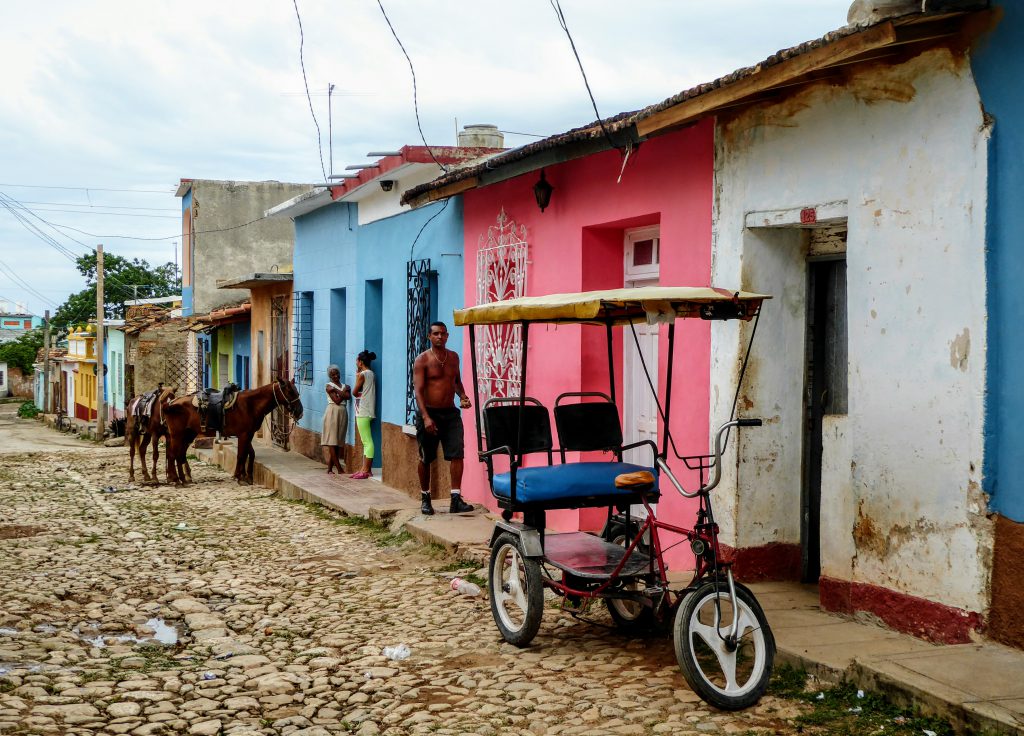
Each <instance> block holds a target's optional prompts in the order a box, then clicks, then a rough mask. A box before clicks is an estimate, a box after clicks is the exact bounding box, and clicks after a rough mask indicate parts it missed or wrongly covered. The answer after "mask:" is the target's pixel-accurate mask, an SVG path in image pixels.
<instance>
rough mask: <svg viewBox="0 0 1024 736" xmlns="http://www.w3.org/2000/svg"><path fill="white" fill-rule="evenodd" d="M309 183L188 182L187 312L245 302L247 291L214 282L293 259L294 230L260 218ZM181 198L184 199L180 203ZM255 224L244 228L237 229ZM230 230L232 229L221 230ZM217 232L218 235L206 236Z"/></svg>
mask: <svg viewBox="0 0 1024 736" xmlns="http://www.w3.org/2000/svg"><path fill="white" fill-rule="evenodd" d="M310 188H311V187H310V185H308V184H286V183H282V182H276V181H260V182H236V181H210V180H205V179H197V180H195V181H193V183H192V190H191V194H192V200H191V202H192V213H193V221H192V227H193V230H194V236H193V243H194V245H193V253H192V259H191V261H190V262H189V263H190V265H191V274H192V283H191V285H190V286H191V291H190V292H189V291H188V289H184V290H183V294H182V297H183V298H186V297H187V294H188V293H191V295H192V303H191V305H190V306H191V309H192V311H193V312H194V313H196V314H202V313H204V312H208V311H210V310H211V309H214V308H215V307H219V306H223V305H225V304H230V303H233V302H238V301H241V300H242V299H245V298H246V297H247V296H248V295H249V292H248V290H247V289H218V288H217V283H216V282H217V279H228V278H236V277H238V276H242V275H245V274H248V273H256V272H259V271H270V270H271V269H272V267H273V266H274V265H276V264H278V263H288V262H289V261H291V258H292V243H293V229H292V225H291V223H290V222H288V221H287V220H285V219H274V218H270V219H260V218H263V215H264V213H265V212H266V211H267V210H268V209H270V208H271V207H274V206H276V205H278V204H281V202H284V201H286V200H288V199H291V198H292V197H294V196H297V195H299V194H302V193H303V192H306V191H309V189H310ZM184 201H185V199H184V198H183V203H184ZM253 220H258V222H253V224H251V225H248V226H246V227H236V226H238V225H242V224H244V223H247V222H250V221H253ZM224 228H233V229H224ZM211 230H221V232H204V231H211Z"/></svg>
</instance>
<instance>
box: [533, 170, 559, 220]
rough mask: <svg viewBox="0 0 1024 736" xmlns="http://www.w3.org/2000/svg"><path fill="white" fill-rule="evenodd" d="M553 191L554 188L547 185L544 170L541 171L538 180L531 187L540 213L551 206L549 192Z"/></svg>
mask: <svg viewBox="0 0 1024 736" xmlns="http://www.w3.org/2000/svg"><path fill="white" fill-rule="evenodd" d="M554 190H555V188H554V187H553V186H551V184H549V183H548V180H547V177H546V176H544V169H541V170H540V179H538V180H537V183H536V184H534V185H533V197H534V199H536V200H537V206H538V207H540V211H541V212H543V211H544V209H545V208H546V207H547V206H548V205H549V204H551V192H553V191H554Z"/></svg>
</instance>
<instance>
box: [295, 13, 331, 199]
mask: <svg viewBox="0 0 1024 736" xmlns="http://www.w3.org/2000/svg"><path fill="white" fill-rule="evenodd" d="M292 5H294V6H295V18H296V19H297V20H298V21H299V66H300V67H302V84H303V85H304V86H305V87H306V100H307V101H308V102H309V114H310V115H312V116H313V125H315V126H316V149H317V152H318V153H319V154H320V171H321V173H323V175H324V181H327V169H325V168H324V144H323V143H322V142H321V141H320V123H319V122H317V119H316V113H315V112H313V98H312V97H310V96H309V82H308V81H306V60H305V57H304V55H303V53H302V49H303V47H304V46H305V44H306V37H305V35H304V34H303V33H302V16H301V15H300V14H299V0H292Z"/></svg>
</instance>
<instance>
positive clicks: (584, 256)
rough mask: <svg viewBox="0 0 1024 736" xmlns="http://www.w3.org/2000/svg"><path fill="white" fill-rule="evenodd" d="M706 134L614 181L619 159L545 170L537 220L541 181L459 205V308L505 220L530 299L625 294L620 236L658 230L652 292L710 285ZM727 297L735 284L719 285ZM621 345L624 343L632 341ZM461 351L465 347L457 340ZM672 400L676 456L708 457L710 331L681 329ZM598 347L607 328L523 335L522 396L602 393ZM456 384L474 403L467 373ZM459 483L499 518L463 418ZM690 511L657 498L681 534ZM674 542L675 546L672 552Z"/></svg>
mask: <svg viewBox="0 0 1024 736" xmlns="http://www.w3.org/2000/svg"><path fill="white" fill-rule="evenodd" d="M712 154H713V127H712V125H711V124H710V123H708V122H705V123H701V124H699V125H697V126H694V127H692V128H689V129H686V130H683V131H680V132H677V133H673V134H670V135H666V136H663V137H660V138H657V139H654V140H650V141H647V142H645V143H644V144H643V145H642V146H641V147H640V148H639V149H638V150H635V151H633V153H632V155H631V157H630V160H629V162H628V165H627V166H626V168H625V171H624V172H623V175H622V181H621V182H620V183H616V180H617V179H618V177H619V174H620V171H622V163H623V162H622V157H621V155H620V154H619V153H618V152H615V151H610V152H605V153H601V154H598V155H593V156H588V157H586V158H582V159H578V160H575V161H570V162H568V163H564V164H560V165H556V166H549V167H547V168H546V169H545V175H546V177H547V179H548V181H549V182H550V183H551V184H552V185H553V187H554V192H553V195H552V197H551V204H550V206H549V207H548V208H547V209H546V210H545V211H544V212H541V211H540V210H539V209H538V207H537V204H536V202H535V200H534V195H533V185H534V183H535V182H536V181H537V179H538V175H537V173H531V174H527V175H524V176H520V177H516V178H514V179H510V180H508V181H505V182H501V183H499V184H494V185H492V186H488V187H485V188H483V189H476V190H471V191H468V192H466V193H465V194H464V202H465V204H464V207H465V213H464V217H465V253H466V260H465V263H466V271H467V273H466V287H465V288H466V292H465V301H466V304H474V303H475V302H476V288H477V286H476V284H477V275H476V254H477V250H478V247H479V243H480V239H481V238H483V240H484V242H485V243H486V237H487V229H488V228H489V227H493V226H494V225H495V224H496V220H497V217H498V214H499V213H500V212H501V211H502V210H504V212H505V213H506V215H507V216H508V217H509V218H511V219H512V220H514V221H515V222H516V224H517V226H525V227H526V233H527V240H528V242H529V265H528V267H527V270H528V275H527V294H528V295H537V294H552V293H562V292H567V291H579V290H583V289H601V288H621V287H622V286H623V265H624V250H623V238H624V230H625V229H627V228H631V227H638V226H642V225H653V224H658V225H660V230H661V233H660V236H661V249H662V251H661V273H660V283H661V284H663V285H675V286H703V285H707V284H708V283H709V282H710V279H709V274H710V258H711V255H710V253H711V205H712ZM723 285H726V286H732V284H723ZM616 332H617V333H619V335H617V337H616V342H615V353H616V373H617V380H616V383H617V391H618V396H619V398H620V402H621V397H622V390H623V385H622V350H621V331H620V330H616ZM661 335H662V340H661V345H660V347H659V366H658V372H659V376H660V379H659V381H660V384H661V386H664V385H665V380H664V379H665V374H666V372H667V355H668V351H667V330H666V329H665V328H663V329H662V330H661ZM629 339H632V338H631V337H630V338H629ZM463 340H464V343H465V344H468V336H466V337H464V338H463ZM677 341H678V342H677V349H676V362H675V370H674V374H675V378H674V380H675V388H674V396H673V404H672V420H671V421H672V424H671V429H672V433H673V435H674V437H675V441H676V445H677V446H678V448H679V450H680V452H683V453H687V454H691V453H700V452H704V451H706V448H707V446H708V444H707V443H708V434H707V428H708V419H707V406H708V365H709V352H710V351H709V342H710V340H709V327H708V324H707V323H706V322H701V321H699V320H690V321H686V322H679V323H677ZM606 344H607V343H606V337H605V332H604V329H603V328H596V327H589V328H581V327H578V326H573V325H568V326H560V327H555V326H537V327H535V328H534V329H533V330H532V331H531V333H530V341H529V356H528V370H529V376H528V377H527V386H526V393H527V394H528V395H530V396H534V397H537V398H538V399H539V400H541V401H542V402H543V403H544V404H545V405H546V406H548V407H549V409H550V408H551V407H553V406H554V401H555V398H556V396H557V395H558V394H560V393H562V392H565V391H580V390H603V391H606V390H607V387H608V361H607V357H606V355H607V353H606ZM463 380H464V382H465V385H466V387H467V390H470V391H472V381H471V375H470V371H469V365H468V362H467V365H466V367H465V370H464V376H463ZM463 418H464V421H465V425H466V450H467V458H469V459H468V460H467V462H466V478H465V480H464V482H463V488H464V490H465V491H466V493H467V496H468V498H469V499H470V500H472V501H474V502H482V503H486V504H488V505H489V506H490V507H491V508H494V507H495V504H494V499H493V498H492V496H491V493H490V489H489V488H488V487H487V479H486V474H485V471H484V466H483V465H482V464H481V463H479V462H477V460H476V458H475V452H476V450H477V442H476V436H475V432H476V430H475V423H474V422H475V419H474V416H473V412H464V413H463ZM671 464H672V466H673V467H674V468H675V469H676V470H677V471H678V475H679V477H680V479H681V480H682V481H683V482H684V483H686V484H688V485H689V487H693V486H694V485H695V478H694V477H693V475H692V474H690V473H688V472H687V471H685V469H683V468H682V463H679V462H672V463H671ZM604 514H605V511H604V510H596V509H584V510H582V511H580V512H576V511H572V512H569V511H566V512H558V513H552V514H550V515H549V517H548V523H549V525H551V526H553V527H555V528H561V529H566V528H581V527H582V528H595V527H597V528H599V527H600V524H601V521H602V520H603V518H604V517H603V515H604ZM693 514H694V511H693V506H692V504H691V503H690V502H687V501H684V500H683V499H682V498H681V497H680V496H678V494H676V493H674V492H668V493H665V495H663V496H662V500H661V503H660V505H659V515H660V516H661V517H662V518H664V519H665V520H667V521H669V522H673V523H679V524H691V523H692V522H693ZM671 541H674V540H671ZM668 558H669V560H670V563H671V564H673V565H676V564H678V563H680V562H682V561H684V560H692V555H691V554H689V552H688V550H685V549H684V548H683V547H682V546H680V547H676V548H675V549H674V550H672V551H671V552H670V553H669V557H668Z"/></svg>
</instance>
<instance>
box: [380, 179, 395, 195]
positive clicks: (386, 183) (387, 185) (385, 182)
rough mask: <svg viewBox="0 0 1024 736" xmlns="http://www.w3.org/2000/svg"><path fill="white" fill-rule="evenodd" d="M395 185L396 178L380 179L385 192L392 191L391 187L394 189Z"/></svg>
mask: <svg viewBox="0 0 1024 736" xmlns="http://www.w3.org/2000/svg"><path fill="white" fill-rule="evenodd" d="M394 186H395V181H394V179H381V180H380V188H381V191H384V192H390V191H391V189H392V188H393V187H394Z"/></svg>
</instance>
